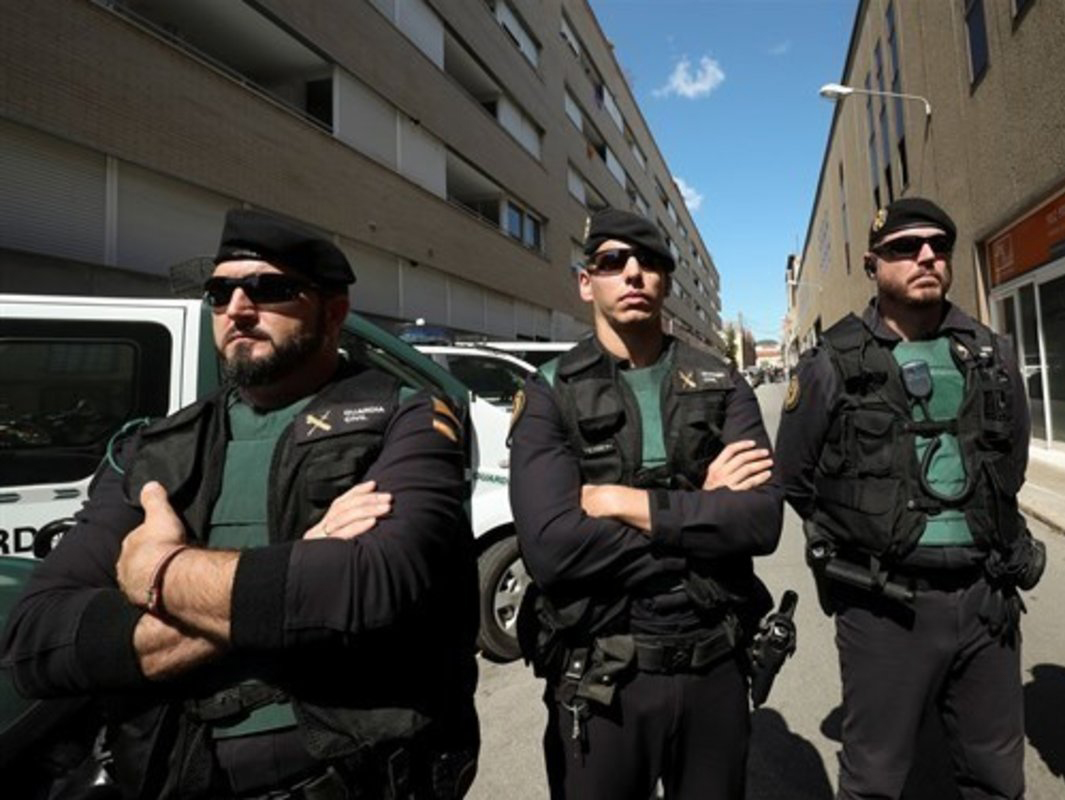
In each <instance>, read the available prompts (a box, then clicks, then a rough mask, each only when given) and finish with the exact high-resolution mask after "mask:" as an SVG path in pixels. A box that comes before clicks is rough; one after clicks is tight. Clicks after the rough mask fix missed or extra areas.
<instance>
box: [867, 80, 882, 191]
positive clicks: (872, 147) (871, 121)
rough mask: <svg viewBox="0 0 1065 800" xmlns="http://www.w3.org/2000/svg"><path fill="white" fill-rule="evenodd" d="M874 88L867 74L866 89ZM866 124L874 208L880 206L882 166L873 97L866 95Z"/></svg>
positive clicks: (868, 90)
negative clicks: (878, 154) (878, 152)
mask: <svg viewBox="0 0 1065 800" xmlns="http://www.w3.org/2000/svg"><path fill="white" fill-rule="evenodd" d="M872 90H873V79H872V76H871V75H869V74H866V76H865V91H866V92H871V91H872ZM865 116H866V124H867V125H868V127H869V180H870V185H871V186H872V188H873V208H880V166H879V164H878V163H877V158H876V121H875V118H874V117H873V97H872V95H866V98H865Z"/></svg>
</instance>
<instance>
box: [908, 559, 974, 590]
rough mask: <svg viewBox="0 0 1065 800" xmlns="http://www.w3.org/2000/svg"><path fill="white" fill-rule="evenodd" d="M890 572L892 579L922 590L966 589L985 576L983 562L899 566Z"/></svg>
mask: <svg viewBox="0 0 1065 800" xmlns="http://www.w3.org/2000/svg"><path fill="white" fill-rule="evenodd" d="M889 572H890V574H891V578H892V580H895V581H898V582H899V583H902V584H905V585H908V586H910V587H911V588H913V589H915V590H917V591H922V592H928V591H938V592H951V591H955V590H957V589H966V588H968V587H970V586H972V585H973V584H974V583H976V582H977V581H978V580H980V579H981V578H982V577H984V567H983V565H982V564H973V565H970V566H967V567H959V568H957V569H943V568H934V567H933V568H928V567H906V566H898V567H893V568H891V569H890V570H889Z"/></svg>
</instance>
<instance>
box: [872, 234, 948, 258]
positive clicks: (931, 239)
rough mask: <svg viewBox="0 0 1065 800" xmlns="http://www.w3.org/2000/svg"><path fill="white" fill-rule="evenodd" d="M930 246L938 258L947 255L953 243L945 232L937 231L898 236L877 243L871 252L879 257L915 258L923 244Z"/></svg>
mask: <svg viewBox="0 0 1065 800" xmlns="http://www.w3.org/2000/svg"><path fill="white" fill-rule="evenodd" d="M926 244H927V245H928V246H929V247H931V248H932V252H933V253H935V254H936V256H938V257H939V258H945V257H946V256H949V255H950V254H951V252H952V251H953V249H954V244H953V243H952V242H951V241H950V237H949V236H947V235H946V234H945V233H937V234H935V235H934V236H900V237H899V238H898V239H892V240H891V241H890V242H884V243H883V244H878V245H877V246H876V247H874V248H873V252H874V253H876V254H877V255H878V256H880V257H881V258H889V259H892V260H898V259H902V258H917V255H918V253H920V252H921V248H923V247H924V246H925V245H926Z"/></svg>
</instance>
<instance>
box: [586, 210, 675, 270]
mask: <svg viewBox="0 0 1065 800" xmlns="http://www.w3.org/2000/svg"><path fill="white" fill-rule="evenodd" d="M609 239H617V240H618V241H620V242H626V243H627V244H631V245H633V246H635V247H642V248H644V249H645V250H650V251H651V252H652V253H654V254H655V255H658V256H661V257H662V260H663V261H665V262H666V263H667V264H669V267H668V271H669V272H672V271H673V270H674V269H676V266H677V265H676V263H675V262H674V261H673V254H672V253H671V252H669V248H668V247H666V241H665V239H663V238H662V232H661V231H659V230H658V226H657V225H655V224H654V223H653V222H651V220H649V219H647V218H646V217H641V216H640V215H639V214H633V213H632V212H631V211H622V210H621V209H620V208H604V209H602V210H601V211H596V212H595V213H594V214H593V215H592V216H591V218H590V219H589V220H588V228H587V230H586V231H585V234H584V254H585V255H586V256H590V255H592V253H594V252H595V251H596V249H597V248H598V247H599V245H601V244H602V243H603V242H605V241H608V240H609Z"/></svg>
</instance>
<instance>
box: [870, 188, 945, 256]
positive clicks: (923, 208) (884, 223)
mask: <svg viewBox="0 0 1065 800" xmlns="http://www.w3.org/2000/svg"><path fill="white" fill-rule="evenodd" d="M925 227H933V228H941V229H942V230H943V232H944V233H945V234H947V236H949V237H950V244H951V246H952V247H953V246H954V240H955V239H957V238H958V229H957V228H956V227H955V226H954V220H952V219H951V218H950V215H949V214H948V213H947V212H946V211H944V210H943V209H942V208H940V207H939V206H937V205H936V204H935V203H933V202H932V201H931V200H926V199H924V198H923V197H904V198H902V199H901V200H896V201H895V202H894V203H891V204H890V205H887V206H885V207H884V208H881V209H880V210H879V211H877V212H876V216H875V217H873V223H872V224H871V225H870V226H869V246H870V247H873V246H874V245H875V244H876V243H877V242H879V241H880V240H881V239H883V238H884V237H885V236H887V235H888V234H891V233H895V232H896V231H904V230H907V229H908V228H925Z"/></svg>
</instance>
